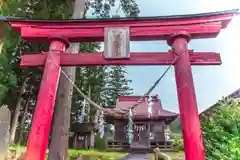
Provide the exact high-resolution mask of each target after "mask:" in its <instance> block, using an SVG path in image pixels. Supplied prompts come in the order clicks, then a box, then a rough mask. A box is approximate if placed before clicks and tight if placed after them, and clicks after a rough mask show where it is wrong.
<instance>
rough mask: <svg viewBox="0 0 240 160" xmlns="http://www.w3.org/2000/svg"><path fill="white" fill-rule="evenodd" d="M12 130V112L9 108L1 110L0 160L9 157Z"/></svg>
mask: <svg viewBox="0 0 240 160" xmlns="http://www.w3.org/2000/svg"><path fill="white" fill-rule="evenodd" d="M9 128H10V111H9V109H8V108H7V107H5V106H4V107H1V108H0V160H3V159H4V158H5V157H6V156H7V152H8V141H9Z"/></svg>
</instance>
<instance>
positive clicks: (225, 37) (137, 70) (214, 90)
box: [126, 0, 240, 112]
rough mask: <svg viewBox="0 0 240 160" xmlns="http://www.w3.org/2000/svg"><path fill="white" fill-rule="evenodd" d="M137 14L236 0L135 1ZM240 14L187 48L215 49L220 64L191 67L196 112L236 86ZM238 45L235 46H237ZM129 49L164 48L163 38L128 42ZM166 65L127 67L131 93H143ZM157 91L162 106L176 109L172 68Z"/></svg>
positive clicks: (186, 10) (237, 4)
mask: <svg viewBox="0 0 240 160" xmlns="http://www.w3.org/2000/svg"><path fill="white" fill-rule="evenodd" d="M136 2H137V4H138V5H139V8H140V16H164V15H182V14H194V13H204V12H214V11H222V10H229V9H235V8H240V0H227V1H226V0H224V1H223V0H222V1H221V0H167V1H163V0H136ZM239 36H240V16H238V17H237V16H236V17H235V18H234V19H233V21H232V22H231V23H230V24H229V26H228V27H227V28H226V29H225V30H222V31H221V33H220V34H219V35H218V37H217V38H215V39H205V40H192V41H191V42H190V43H189V48H190V49H194V51H202V52H204V51H206V52H207V51H209V52H218V53H220V54H221V58H222V62H223V63H222V65H221V66H194V67H192V71H193V79H194V83H195V91H196V97H197V103H198V110H199V112H201V111H203V110H205V109H206V108H208V107H210V106H211V105H212V104H214V103H216V102H217V101H218V100H219V99H221V98H222V97H223V96H227V95H229V94H230V93H232V92H233V91H235V90H237V89H238V88H240V72H239V70H238V68H239V67H238V65H237V64H238V62H239V61H240V47H239V46H240V42H237V39H238V37H239ZM238 45H239V46H238ZM130 48H131V51H132V52H137V51H138V52H151V51H152V52H154V51H162V52H164V51H168V49H169V47H168V45H167V44H166V42H165V41H150V42H131V47H130ZM166 68H167V66H129V67H126V70H127V73H128V74H127V77H128V78H129V79H131V80H132V83H131V84H130V86H131V87H132V88H133V89H134V95H143V94H145V93H146V91H147V90H148V89H149V87H151V86H152V84H153V83H154V82H155V81H156V80H157V79H158V78H159V77H160V76H161V74H162V73H163V72H164V70H165V69H166ZM152 94H153V95H156V94H158V95H159V97H160V98H161V100H162V104H163V107H164V108H165V109H167V110H170V111H175V112H179V109H178V100H177V92H176V82H175V75H174V70H173V69H171V70H170V71H169V72H168V73H167V75H166V76H165V77H164V78H163V79H162V81H161V82H160V84H159V85H158V86H157V87H156V88H155V90H154V91H153V92H152Z"/></svg>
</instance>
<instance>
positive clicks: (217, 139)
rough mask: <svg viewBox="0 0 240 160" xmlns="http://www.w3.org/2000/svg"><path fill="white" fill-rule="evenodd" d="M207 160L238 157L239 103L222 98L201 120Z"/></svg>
mask: <svg viewBox="0 0 240 160" xmlns="http://www.w3.org/2000/svg"><path fill="white" fill-rule="evenodd" d="M201 126H202V133H203V139H204V146H205V153H206V159H207V160H216V159H224V160H225V159H231V160H239V157H240V103H239V101H234V100H230V99H224V100H222V101H221V102H219V103H218V106H217V107H215V109H214V111H213V113H212V114H211V116H208V117H207V118H206V119H204V120H203V121H202V122H201Z"/></svg>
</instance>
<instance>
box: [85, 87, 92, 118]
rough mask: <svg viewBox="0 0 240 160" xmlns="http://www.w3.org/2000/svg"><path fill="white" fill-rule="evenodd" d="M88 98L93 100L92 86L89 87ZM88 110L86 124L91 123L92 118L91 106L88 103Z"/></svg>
mask: <svg viewBox="0 0 240 160" xmlns="http://www.w3.org/2000/svg"><path fill="white" fill-rule="evenodd" d="M88 97H89V98H90V99H91V85H90V84H89V85H88ZM86 109H87V115H86V116H87V117H86V122H90V116H91V113H90V112H91V104H90V103H88V108H86Z"/></svg>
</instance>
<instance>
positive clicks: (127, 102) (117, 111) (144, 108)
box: [105, 96, 178, 120]
mask: <svg viewBox="0 0 240 160" xmlns="http://www.w3.org/2000/svg"><path fill="white" fill-rule="evenodd" d="M140 98H141V96H120V97H119V98H118V99H117V102H116V106H115V108H112V107H111V108H105V111H106V113H105V114H106V115H107V116H109V117H113V118H116V119H126V118H127V116H125V117H123V116H122V114H123V113H126V112H127V111H128V110H129V109H130V108H132V106H134V105H135V104H136V103H137V101H138V100H139V99H140ZM149 98H150V97H148V96H146V97H145V98H143V99H142V103H139V104H138V105H137V106H136V107H135V108H134V109H133V111H132V113H133V119H135V120H141V119H165V118H173V119H175V118H176V117H177V116H178V114H177V113H174V112H171V111H168V110H165V109H163V107H162V103H161V100H160V99H159V98H158V96H152V97H151V99H152V103H153V105H152V115H151V117H149V114H148V99H149ZM121 112H122V113H121Z"/></svg>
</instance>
